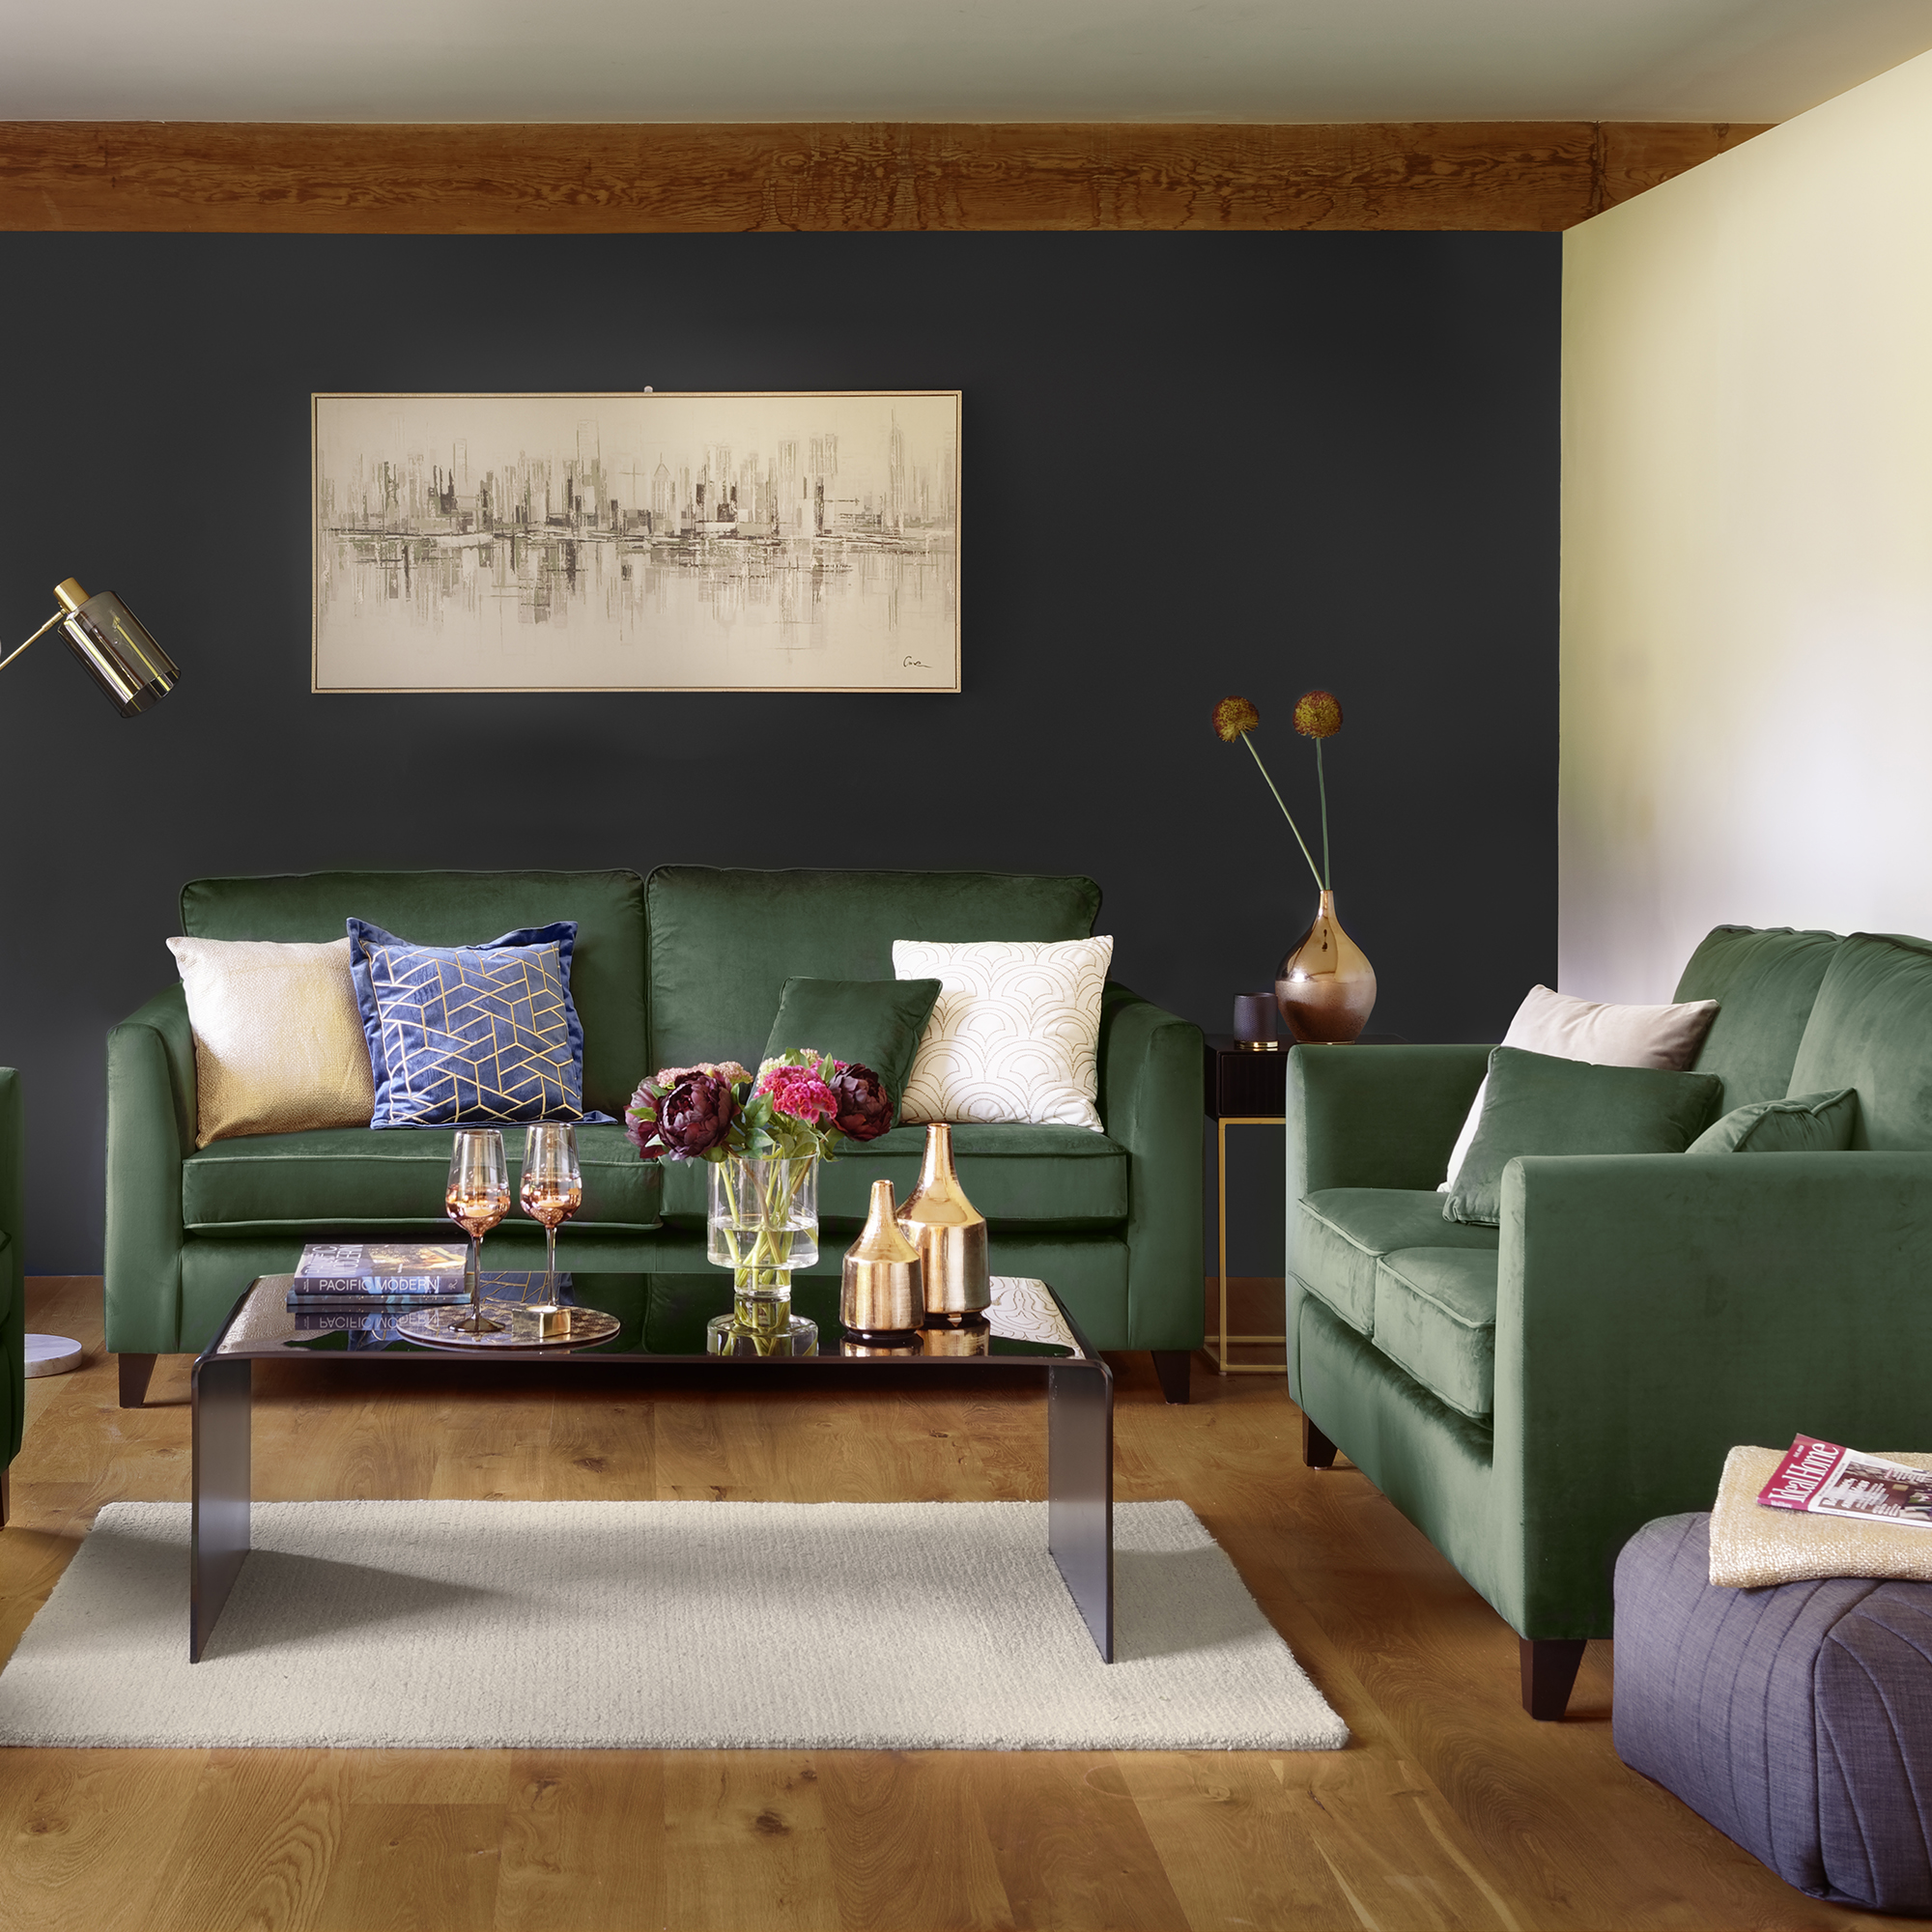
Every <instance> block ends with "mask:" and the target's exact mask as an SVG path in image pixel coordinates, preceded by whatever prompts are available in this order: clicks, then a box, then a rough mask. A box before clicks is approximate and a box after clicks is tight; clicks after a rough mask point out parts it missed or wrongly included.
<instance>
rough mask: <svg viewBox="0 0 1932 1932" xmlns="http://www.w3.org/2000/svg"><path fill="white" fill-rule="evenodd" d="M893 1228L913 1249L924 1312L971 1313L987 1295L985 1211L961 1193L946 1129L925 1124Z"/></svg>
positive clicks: (943, 1124) (989, 1295)
mask: <svg viewBox="0 0 1932 1932" xmlns="http://www.w3.org/2000/svg"><path fill="white" fill-rule="evenodd" d="M899 1232H900V1234H902V1235H903V1236H905V1237H906V1239H907V1240H909V1241H910V1242H912V1244H913V1245H914V1246H915V1247H916V1248H918V1250H919V1259H920V1264H921V1266H922V1268H923V1272H924V1276H925V1312H926V1313H927V1314H928V1315H972V1314H976V1313H978V1311H979V1310H980V1309H981V1308H984V1307H985V1306H986V1304H987V1303H988V1302H989V1301H990V1300H991V1299H992V1298H993V1296H992V1291H991V1289H990V1288H988V1286H987V1284H986V1217H985V1215H983V1214H982V1213H980V1210H979V1208H976V1207H974V1205H973V1204H972V1202H970V1201H969V1200H967V1198H966V1190H965V1189H964V1188H963V1187H961V1186H960V1184H959V1174H958V1170H957V1169H955V1168H954V1167H953V1165H952V1128H951V1127H950V1126H948V1125H947V1123H946V1122H944V1121H934V1122H932V1124H931V1125H930V1126H929V1127H927V1128H926V1130H925V1164H924V1165H923V1167H922V1168H921V1169H920V1176H919V1185H918V1186H917V1187H915V1188H914V1189H913V1191H912V1193H911V1195H910V1196H908V1197H907V1200H906V1204H905V1206H904V1207H903V1208H900V1209H899Z"/></svg>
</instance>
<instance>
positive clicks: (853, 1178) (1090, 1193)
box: [663, 1122, 1441, 1228]
mask: <svg viewBox="0 0 1932 1932" xmlns="http://www.w3.org/2000/svg"><path fill="white" fill-rule="evenodd" d="M924 1152H925V1129H924V1128H923V1127H921V1126H905V1127H895V1128H893V1130H892V1131H891V1132H890V1133H886V1134H881V1135H880V1136H879V1138H878V1139H877V1140H875V1141H870V1142H867V1144H866V1145H865V1146H864V1147H857V1148H852V1149H850V1150H849V1151H846V1152H843V1153H841V1154H839V1156H838V1159H836V1160H829V1161H824V1162H822V1163H821V1164H820V1166H819V1171H818V1218H819V1220H820V1222H821V1223H823V1222H833V1223H840V1222H849V1223H851V1224H852V1225H853V1226H855V1227H857V1226H860V1225H862V1224H863V1223H864V1221H865V1219H866V1204H867V1197H868V1196H869V1195H870V1193H871V1191H872V1182H873V1181H875V1180H890V1181H891V1182H892V1183H893V1197H894V1199H895V1200H897V1201H901V1202H902V1201H904V1200H905V1198H906V1197H907V1195H909V1194H910V1193H911V1192H912V1190H913V1189H914V1188H915V1187H916V1186H917V1185H918V1184H919V1170H920V1162H921V1160H922V1159H923V1156H924ZM952 1155H953V1160H954V1164H955V1165H956V1166H957V1167H958V1169H959V1184H960V1185H961V1186H962V1187H963V1188H964V1189H965V1190H966V1198H967V1199H968V1200H969V1201H970V1202H972V1204H973V1205H974V1207H976V1208H979V1210H980V1213H982V1214H983V1215H985V1216H986V1218H987V1219H988V1220H989V1221H993V1222H996V1223H998V1224H999V1225H1000V1226H1002V1227H1007V1228H1109V1227H1116V1226H1118V1225H1119V1224H1120V1223H1121V1222H1122V1221H1124V1220H1125V1219H1126V1218H1127V1151H1126V1149H1125V1148H1123V1147H1122V1145H1121V1144H1120V1142H1119V1141H1114V1140H1109V1139H1108V1138H1107V1136H1106V1135H1105V1134H1096V1133H1094V1132H1092V1131H1090V1130H1089V1129H1088V1128H1086V1127H1068V1126H1016V1125H1005V1124H1002V1125H990V1124H987V1125H976V1124H973V1123H970V1122H961V1123H960V1124H959V1125H957V1126H955V1127H954V1128H953V1129H952ZM663 1166H664V1170H665V1197H664V1211H665V1216H666V1218H667V1219H668V1220H670V1221H672V1222H675V1223H679V1224H684V1225H691V1224H694V1223H696V1222H698V1221H701V1220H702V1219H703V1218H704V1206H705V1188H706V1186H707V1184H708V1183H707V1181H706V1179H705V1176H706V1174H707V1172H708V1169H709V1166H710V1163H709V1162H707V1161H701V1160H668V1161H665V1162H664V1163H663ZM1431 1199H1432V1200H1433V1199H1435V1197H1434V1196H1432V1197H1431ZM1440 1211H1441V1210H1440V1208H1439V1207H1438V1208H1437V1212H1438V1214H1439V1212H1440Z"/></svg>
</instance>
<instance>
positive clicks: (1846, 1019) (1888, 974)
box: [1790, 932, 1932, 1152]
mask: <svg viewBox="0 0 1932 1932" xmlns="http://www.w3.org/2000/svg"><path fill="white" fill-rule="evenodd" d="M1839 1087H1856V1088H1857V1089H1858V1091H1859V1118H1858V1123H1857V1125H1856V1126H1854V1128H1853V1129H1852V1145H1853V1146H1854V1147H1855V1148H1876V1149H1879V1150H1881V1151H1886V1152H1908V1151H1912V1152H1917V1151H1924V1150H1926V1149H1932V945H1928V944H1927V943H1926V942H1925V941H1924V940H1912V939H1890V938H1884V937H1880V936H1879V935H1877V934H1874V933H1869V932H1855V933H1853V934H1852V936H1851V937H1850V938H1849V939H1847V940H1845V941H1844V942H1843V944H1842V945H1840V947H1839V948H1838V951H1837V953H1836V954H1835V956H1834V957H1833V960H1832V964H1831V969H1830V970H1829V971H1828V972H1827V973H1826V975H1825V983H1824V984H1823V985H1822V986H1820V987H1819V988H1818V1002H1817V1005H1816V1006H1814V1007H1813V1008H1812V1009H1811V1018H1810V1022H1809V1024H1807V1025H1806V1027H1805V1029H1804V1039H1803V1040H1802V1041H1800V1043H1799V1047H1798V1059H1797V1063H1796V1065H1793V1067H1792V1069H1791V1086H1790V1092H1792V1093H1793V1094H1824V1093H1829V1092H1832V1091H1833V1090H1834V1089H1836V1088H1839Z"/></svg>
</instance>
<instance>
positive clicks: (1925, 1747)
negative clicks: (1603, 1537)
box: [1615, 1516, 1932, 1918]
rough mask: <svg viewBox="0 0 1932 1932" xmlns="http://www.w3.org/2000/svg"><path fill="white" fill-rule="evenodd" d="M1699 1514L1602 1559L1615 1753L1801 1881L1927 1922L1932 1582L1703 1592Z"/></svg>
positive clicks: (1705, 1555) (1704, 1535)
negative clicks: (1610, 1619) (1610, 1567)
mask: <svg viewBox="0 0 1932 1932" xmlns="http://www.w3.org/2000/svg"><path fill="white" fill-rule="evenodd" d="M1710 1523H1711V1519H1710V1518H1709V1516H1666V1517H1660V1518H1659V1519H1658V1520H1657V1521H1655V1522H1651V1523H1646V1524H1645V1525H1644V1526H1643V1528H1641V1529H1640V1530H1638V1531H1637V1533H1636V1534H1635V1535H1634V1537H1632V1538H1631V1540H1630V1541H1629V1542H1628V1543H1627V1544H1626V1545H1625V1546H1624V1548H1623V1553H1622V1554H1621V1555H1620V1556H1619V1557H1618V1558H1617V1582H1616V1590H1617V1602H1616V1703H1615V1739H1616V1747H1617V1755H1618V1756H1619V1757H1621V1758H1622V1759H1623V1761H1624V1762H1625V1763H1626V1764H1627V1765H1629V1766H1630V1767H1631V1769H1632V1770H1633V1771H1640V1772H1641V1773H1643V1775H1644V1776H1646V1777H1654V1778H1655V1779H1656V1780H1657V1781H1658V1783H1660V1784H1661V1785H1662V1786H1663V1787H1664V1789H1665V1790H1667V1791H1671V1792H1674V1793H1676V1795H1677V1796H1678V1797H1679V1798H1681V1799H1682V1800H1683V1801H1684V1802H1685V1804H1688V1805H1690V1808H1691V1809H1692V1810H1693V1811H1696V1812H1698V1813H1699V1814H1700V1815H1701V1816H1703V1817H1705V1818H1707V1819H1708V1820H1709V1821H1710V1822H1711V1823H1712V1824H1713V1825H1715V1826H1716V1827H1717V1828H1718V1830H1719V1831H1720V1832H1722V1833H1724V1835H1725V1836H1726V1837H1729V1838H1734V1839H1736V1841H1737V1842H1738V1843H1739V1844H1740V1845H1742V1846H1743V1847H1744V1848H1745V1849H1746V1851H1747V1852H1750V1853H1752V1854H1753V1855H1754V1856H1755V1857H1757V1858H1759V1859H1761V1860H1763V1861H1764V1862H1765V1863H1766V1864H1768V1865H1769V1866H1770V1867H1771V1868H1772V1870H1773V1871H1775V1872H1776V1873H1777V1875H1778V1876H1779V1877H1780V1878H1782V1879H1783V1880H1785V1881H1786V1883H1788V1884H1790V1885H1794V1886H1796V1887H1797V1888H1798V1889H1799V1890H1800V1891H1804V1892H1808V1893H1809V1894H1810V1895H1811V1896H1812V1897H1813V1898H1826V1899H1831V1900H1833V1902H1835V1903H1837V1904H1840V1905H1863V1906H1869V1907H1871V1908H1873V1909H1874V1910H1876V1911H1879V1912H1897V1913H1904V1914H1908V1915H1910V1916H1912V1917H1915V1918H1918V1917H1925V1916H1928V1915H1932V1840H1928V1816H1932V1583H1900V1582H1874V1581H1872V1580H1870V1579H1868V1578H1863V1577H1831V1578H1827V1579H1825V1580H1823V1581H1819V1582H1811V1583H1785V1584H1781V1585H1779V1586H1778V1587H1777V1588H1776V1589H1768V1590H1725V1589H1719V1588H1715V1587H1713V1585H1712V1583H1711V1582H1710V1580H1709V1579H1710V1562H1711V1547H1710ZM1899 1534H1900V1535H1902V1536H1904V1535H1916V1534H1918V1532H1917V1531H1911V1530H1901V1531H1900V1532H1899Z"/></svg>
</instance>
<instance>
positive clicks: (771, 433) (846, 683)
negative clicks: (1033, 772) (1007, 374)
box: [311, 389, 959, 692]
mask: <svg viewBox="0 0 1932 1932" xmlns="http://www.w3.org/2000/svg"><path fill="white" fill-rule="evenodd" d="M311 402H312V409H313V425H312V426H313V444H314V531H315V552H314V557H315V565H314V570H315V633H314V660H313V662H314V673H313V689H315V690H316V691H318V692H376V691H396V692H402V691H938V692H953V691H957V690H958V689H959V392H958V391H957V390H956V389H920V390H908V391H902V392H893V393H886V392H878V393H874V392H869V391H868V392H864V393H828V394H823V395H791V394H733V395H698V394H663V395H660V394H655V393H653V392H652V391H650V390H645V391H643V392H642V393H641V394H639V395H597V396H575V395H508V396H436V395H422V396H377V395H317V396H315V397H313V398H312V399H311Z"/></svg>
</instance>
